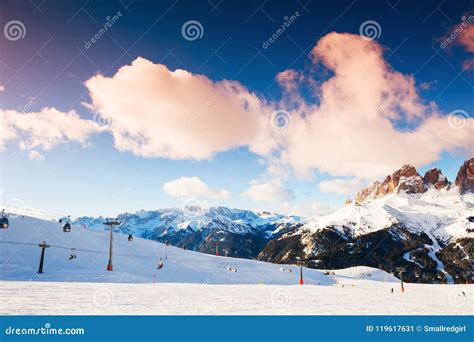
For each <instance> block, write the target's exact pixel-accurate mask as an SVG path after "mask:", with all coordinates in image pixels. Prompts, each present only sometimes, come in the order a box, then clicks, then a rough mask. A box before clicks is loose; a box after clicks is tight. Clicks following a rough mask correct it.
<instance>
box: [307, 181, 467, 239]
mask: <svg viewBox="0 0 474 342" xmlns="http://www.w3.org/2000/svg"><path fill="white" fill-rule="evenodd" d="M473 210H474V194H472V193H469V194H465V195H460V194H459V193H458V190H457V189H456V188H452V189H450V190H444V189H443V190H436V189H433V188H432V189H429V190H428V191H427V192H425V193H423V194H406V193H403V192H401V193H399V194H396V193H393V194H389V195H386V196H384V197H382V198H377V199H372V200H368V201H366V202H365V203H362V204H358V203H351V204H347V205H345V206H344V207H343V208H341V209H339V210H338V211H336V212H334V213H332V214H329V215H324V216H319V217H317V218H315V219H313V220H311V221H309V222H308V223H306V224H305V225H304V226H303V227H302V228H301V230H302V231H303V230H310V231H318V230H321V229H323V228H325V227H328V226H334V227H335V228H336V229H338V230H340V231H341V232H343V233H344V228H346V229H347V228H349V229H350V231H351V233H352V235H354V236H359V235H363V234H367V233H370V232H373V231H377V230H380V229H384V228H388V227H390V226H391V225H393V224H394V223H404V224H405V225H406V226H407V228H409V229H412V230H414V231H422V232H425V233H427V234H428V235H432V236H434V237H435V238H436V239H438V240H440V241H445V242H446V241H449V240H450V239H452V238H460V237H471V238H474V232H468V231H467V230H468V229H469V228H474V224H473V223H471V222H469V221H468V220H467V217H468V216H471V215H472V212H473Z"/></svg>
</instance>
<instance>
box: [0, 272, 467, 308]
mask: <svg viewBox="0 0 474 342" xmlns="http://www.w3.org/2000/svg"><path fill="white" fill-rule="evenodd" d="M343 284H344V287H342V285H343ZM392 287H393V288H394V289H395V291H394V293H391V291H390V289H391V288H392ZM463 292H464V294H465V295H463ZM473 298H474V285H427V284H407V285H406V286H405V292H403V293H402V292H400V287H399V286H398V284H393V283H383V282H378V281H370V280H357V281H352V280H348V281H347V282H344V281H342V282H341V283H338V284H334V285H332V286H313V285H304V286H300V285H207V284H150V283H149V284H119V283H67V282H54V283H50V282H18V281H7V282H0V300H1V301H2V305H1V306H0V314H2V315H108V314H110V315H472V314H473V313H474V312H473V308H474V302H473Z"/></svg>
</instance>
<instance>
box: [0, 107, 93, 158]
mask: <svg viewBox="0 0 474 342" xmlns="http://www.w3.org/2000/svg"><path fill="white" fill-rule="evenodd" d="M0 119H1V123H2V135H1V136H0V150H2V149H4V147H5V143H6V142H7V141H13V140H17V141H18V146H19V147H20V148H21V149H22V150H26V151H31V150H35V152H33V155H36V154H37V153H38V154H39V152H38V151H37V149H42V150H44V151H46V150H50V149H52V148H54V147H56V146H57V145H59V144H64V143H68V142H77V143H80V144H82V145H85V144H86V143H87V141H88V139H89V138H90V136H91V135H92V134H94V133H98V132H101V131H102V129H101V127H100V126H99V125H97V124H96V123H95V122H93V121H91V120H84V119H81V117H80V116H79V114H77V113H76V112H75V111H69V112H61V111H59V110H57V109H55V108H44V109H42V110H41V111H40V112H33V113H21V112H18V111H15V110H2V109H0ZM36 156H37V155H36Z"/></svg>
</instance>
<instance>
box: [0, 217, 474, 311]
mask: <svg viewBox="0 0 474 342" xmlns="http://www.w3.org/2000/svg"><path fill="white" fill-rule="evenodd" d="M42 241H46V242H47V243H48V244H50V245H51V247H50V248H48V249H46V251H45V263H44V273H43V274H38V273H37V267H38V262H39V256H40V248H39V247H38V245H37V244H38V243H39V242H42ZM0 245H1V249H0V257H1V259H0V301H1V302H2V304H3V305H2V306H0V314H6V315H25V314H29V315H31V314H33V315H51V314H55V315H63V314H66V315H71V314H81V315H91V314H93V315H94V314H101V315H106V314H114V315H133V314H140V315H145V314H166V315H173V314H180V315H182V314H187V315H189V314H206V315H209V314H211V315H214V314H219V315H228V314H229V315H230V314H244V315H247V314H249V315H264V314H276V315H280V314H281V315H287V314H292V315H305V314H307V315H310V314H312V315H314V314H317V315H331V314H367V315H374V314H397V315H402V314H430V315H432V314H466V312H469V310H471V311H472V305H473V303H472V298H474V292H473V291H474V288H473V286H472V285H427V284H406V285H405V288H406V292H404V293H401V292H400V290H399V286H400V285H399V280H398V279H396V278H395V277H393V276H392V275H390V274H388V273H386V272H384V271H382V270H378V269H374V268H370V267H353V268H349V269H344V270H335V271H334V275H325V274H324V271H323V270H315V269H308V268H304V269H303V274H304V281H305V285H303V286H302V285H297V284H298V281H299V267H298V266H295V265H277V264H270V263H265V262H259V261H254V260H245V259H234V258H226V257H217V256H212V255H206V254H201V253H197V252H192V251H185V250H182V249H180V248H176V247H172V246H166V245H164V244H161V243H158V242H155V241H150V240H145V239H141V238H135V239H134V241H132V242H128V241H127V235H124V234H117V233H116V234H114V259H113V261H114V270H113V272H107V271H106V270H105V269H106V265H107V258H108V256H107V251H108V234H107V232H104V231H96V230H88V229H84V228H78V227H73V229H72V231H71V232H70V233H63V232H62V228H61V225H60V224H58V223H57V222H51V221H44V220H40V219H35V218H31V217H24V218H21V217H20V218H11V219H10V228H9V229H5V230H0ZM70 248H76V251H75V253H76V255H77V259H74V260H72V261H69V260H68V257H69V255H70V253H71V249H70ZM160 258H161V259H162V260H163V262H164V267H163V268H162V269H161V270H158V269H157V263H158V262H159V260H160ZM282 267H284V268H285V269H291V271H292V272H282V271H281V270H280V269H281V268H282ZM234 268H235V271H236V272H233V271H229V270H233V269H234ZM392 288H394V289H395V292H394V293H393V294H392V293H391V291H390V290H391V289H392ZM463 292H464V294H463Z"/></svg>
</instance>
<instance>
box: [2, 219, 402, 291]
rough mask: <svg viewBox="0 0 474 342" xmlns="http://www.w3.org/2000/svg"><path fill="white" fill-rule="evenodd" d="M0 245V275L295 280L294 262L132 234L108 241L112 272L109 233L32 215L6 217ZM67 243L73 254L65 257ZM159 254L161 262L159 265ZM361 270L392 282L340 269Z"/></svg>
mask: <svg viewBox="0 0 474 342" xmlns="http://www.w3.org/2000/svg"><path fill="white" fill-rule="evenodd" d="M42 241H46V243H47V244H49V245H51V248H48V249H46V251H45V263H44V273H43V274H38V273H37V270H38V264H39V257H40V252H41V250H40V248H39V247H38V244H39V243H40V242H42ZM25 243H26V244H25ZM0 246H1V250H0V257H1V261H0V280H34V281H67V282H108V283H116V282H119V283H120V282H122V283H154V282H159V283H200V284H279V285H283V284H297V283H298V281H299V268H298V266H295V265H288V267H289V268H291V269H292V271H293V272H291V273H284V272H281V271H280V270H279V269H280V267H281V265H277V264H271V263H266V262H261V261H255V260H247V259H236V258H230V257H223V256H214V255H208V254H203V253H198V252H193V251H189V250H183V249H181V248H178V247H173V246H166V245H165V244H162V243H158V242H156V241H151V240H145V239H141V238H137V237H136V238H135V239H134V240H133V241H132V242H129V241H128V240H127V235H125V234H118V233H115V234H114V240H113V265H114V271H113V272H107V271H106V266H107V262H108V248H109V233H108V232H105V231H97V230H90V229H84V228H82V227H73V228H72V231H71V232H70V233H63V232H62V228H61V225H60V224H59V223H57V222H51V221H44V220H39V219H35V218H31V217H24V218H11V219H10V228H9V229H6V230H0ZM72 248H75V254H76V256H77V258H76V259H74V260H69V256H70V254H71V252H72V250H71V249H72ZM160 259H162V260H163V262H164V267H163V268H162V269H160V270H158V269H157V265H158V262H159V261H160ZM228 267H235V268H236V269H237V272H235V273H234V272H229V271H228V270H227V268H228ZM347 272H349V273H347ZM350 272H353V273H352V275H351V273H350ZM360 273H373V274H374V278H373V279H376V278H377V277H378V278H380V277H382V278H384V279H385V278H386V279H387V280H388V281H396V278H394V277H393V276H391V275H389V274H387V273H385V272H383V271H381V270H377V269H371V268H367V267H357V268H355V269H354V270H353V271H348V270H345V271H343V274H344V277H353V278H354V279H357V278H359V274H360ZM304 277H305V280H306V281H307V282H308V283H310V284H321V285H331V284H334V283H335V282H336V281H337V277H333V276H331V277H328V276H326V275H324V272H323V271H321V270H314V269H307V268H305V269H304Z"/></svg>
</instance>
